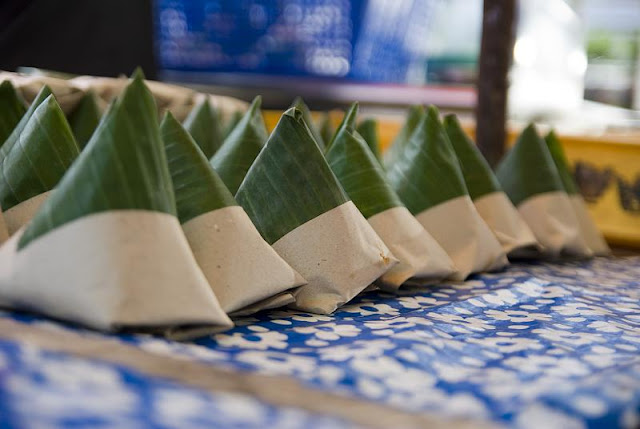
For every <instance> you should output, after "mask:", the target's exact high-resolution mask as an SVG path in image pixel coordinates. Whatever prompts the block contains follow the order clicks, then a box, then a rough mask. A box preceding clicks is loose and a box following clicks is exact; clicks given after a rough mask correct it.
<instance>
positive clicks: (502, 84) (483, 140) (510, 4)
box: [476, 0, 515, 167]
mask: <svg viewBox="0 0 640 429" xmlns="http://www.w3.org/2000/svg"><path fill="white" fill-rule="evenodd" d="M514 3H515V0H484V10H483V15H482V45H481V47H480V60H479V66H478V83H477V90H478V102H477V105H476V141H477V143H478V147H479V148H480V150H481V151H482V153H483V154H484V156H485V157H486V158H487V161H489V164H491V166H492V167H495V165H496V164H497V163H498V162H499V161H500V159H502V155H503V154H504V152H505V145H506V137H507V135H506V128H505V127H506V114H507V89H508V85H509V84H508V81H507V73H508V72H509V66H510V65H511V54H512V52H513V33H514V14H515V4H514Z"/></svg>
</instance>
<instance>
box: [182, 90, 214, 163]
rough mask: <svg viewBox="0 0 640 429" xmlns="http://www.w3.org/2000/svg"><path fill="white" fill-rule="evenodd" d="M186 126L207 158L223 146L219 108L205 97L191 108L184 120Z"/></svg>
mask: <svg viewBox="0 0 640 429" xmlns="http://www.w3.org/2000/svg"><path fill="white" fill-rule="evenodd" d="M183 125H184V128H185V130H187V131H188V132H189V134H191V137H193V139H194V140H195V141H196V143H198V146H200V149H202V152H203V153H204V156H206V157H207V159H211V157H212V156H213V155H214V154H215V153H216V152H217V151H218V149H219V148H220V146H222V125H221V124H220V116H219V114H218V111H217V110H214V109H213V108H212V107H211V104H210V103H209V100H207V99H205V100H204V101H202V102H201V103H199V104H198V105H197V106H195V107H194V108H193V110H191V112H190V113H189V115H188V116H187V118H186V119H185V120H184V123H183Z"/></svg>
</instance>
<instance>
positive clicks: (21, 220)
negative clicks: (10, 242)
mask: <svg viewBox="0 0 640 429" xmlns="http://www.w3.org/2000/svg"><path fill="white" fill-rule="evenodd" d="M51 192H53V191H47V192H43V193H42V194H40V195H36V196H35V197H31V198H29V199H28V200H26V201H23V202H21V203H20V204H16V205H15V206H13V207H11V208H10V209H9V210H7V211H5V212H4V220H5V222H6V224H7V232H8V233H9V236H12V235H13V234H15V233H16V232H17V231H18V230H19V229H20V228H22V227H23V226H25V225H26V224H27V223H29V222H30V221H31V219H33V216H35V214H36V212H37V211H38V209H40V206H41V205H42V203H44V201H45V200H46V199H47V198H48V197H49V194H51Z"/></svg>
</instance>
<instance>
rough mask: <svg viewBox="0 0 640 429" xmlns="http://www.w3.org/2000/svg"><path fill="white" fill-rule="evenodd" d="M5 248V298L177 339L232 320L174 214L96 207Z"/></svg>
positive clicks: (0, 259)
mask: <svg viewBox="0 0 640 429" xmlns="http://www.w3.org/2000/svg"><path fill="white" fill-rule="evenodd" d="M21 235H22V231H19V232H18V233H17V234H15V235H14V236H13V237H11V238H10V239H9V241H7V242H6V243H5V244H4V245H3V246H2V247H1V248H0V301H1V302H2V303H3V304H4V305H7V306H9V307H11V308H16V309H26V310H33V311H36V312H39V313H43V314H46V315H49V316H52V317H55V318H59V319H63V320H68V321H72V322H77V323H80V324H83V325H87V326H89V327H92V328H96V329H100V330H105V331H113V330H117V329H120V328H138V329H145V330H147V329H148V330H152V331H155V332H160V333H165V334H167V335H170V336H173V337H177V338H187V337H189V336H190V335H191V334H196V335H202V334H205V333H213V332H216V331H219V330H224V329H227V328H229V327H231V326H232V322H231V320H230V319H229V318H228V317H227V315H226V314H225V313H224V311H223V310H222V308H220V304H219V303H218V301H217V300H216V297H215V296H214V294H213V292H212V291H211V288H210V287H209V285H208V284H207V280H206V279H205V277H204V275H203V274H202V271H200V269H199V268H198V265H197V263H196V261H195V259H194V257H193V254H192V253H191V250H190V249H189V244H188V243H187V240H186V238H185V237H184V234H183V233H182V230H181V228H180V224H179V223H178V220H177V218H175V217H174V216H171V215H168V214H165V213H159V212H151V211H142V210H119V211H109V212H103V213H98V214H94V215H90V216H86V217H83V218H81V219H78V220H75V221H72V222H70V223H68V224H65V225H63V226H60V227H58V228H56V229H54V230H53V231H51V232H49V233H47V234H45V235H43V236H41V237H39V238H37V239H36V240H35V241H33V242H31V243H29V244H28V245H27V246H26V247H25V248H23V249H22V250H19V251H18V250H17V244H18V241H19V239H20V236H21Z"/></svg>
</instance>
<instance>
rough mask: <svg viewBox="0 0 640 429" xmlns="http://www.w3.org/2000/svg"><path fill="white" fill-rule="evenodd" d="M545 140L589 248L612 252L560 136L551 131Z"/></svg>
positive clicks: (599, 253)
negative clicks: (586, 201)
mask: <svg viewBox="0 0 640 429" xmlns="http://www.w3.org/2000/svg"><path fill="white" fill-rule="evenodd" d="M545 142H546V143H547V147H548V148H549V152H550V153H551V157H552V158H553V162H554V163H555V165H556V168H557V169H558V173H559V174H560V180H561V181H562V186H563V187H564V190H565V191H566V192H567V195H569V201H570V202H571V206H572V207H573V211H574V212H575V215H576V217H577V218H578V224H579V226H580V232H581V234H582V236H583V237H584V240H585V241H586V243H587V246H589V249H591V251H592V252H593V254H594V255H598V256H604V255H609V254H611V249H610V248H609V246H608V245H607V242H606V241H605V240H604V237H603V236H602V233H601V232H600V230H598V227H597V226H596V224H595V222H594V221H593V219H592V218H591V215H590V214H589V209H587V206H586V203H585V202H584V198H582V195H581V194H580V192H579V191H578V185H576V182H575V181H574V180H573V176H572V175H571V170H570V169H569V161H568V160H567V156H566V155H565V153H564V150H563V149H562V145H561V143H560V140H558V137H557V136H556V134H555V133H554V132H553V131H550V132H549V134H547V136H546V137H545Z"/></svg>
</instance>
